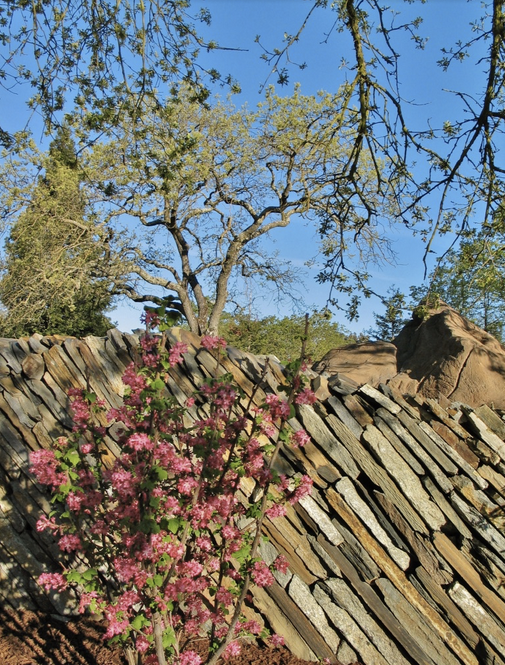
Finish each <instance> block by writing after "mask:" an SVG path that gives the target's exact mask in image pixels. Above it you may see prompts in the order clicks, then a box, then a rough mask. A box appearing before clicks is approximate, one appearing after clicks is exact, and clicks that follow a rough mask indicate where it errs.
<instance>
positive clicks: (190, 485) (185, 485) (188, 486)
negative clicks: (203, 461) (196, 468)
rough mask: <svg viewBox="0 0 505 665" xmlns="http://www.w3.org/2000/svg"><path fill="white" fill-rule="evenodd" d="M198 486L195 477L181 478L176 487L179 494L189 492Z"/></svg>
mask: <svg viewBox="0 0 505 665" xmlns="http://www.w3.org/2000/svg"><path fill="white" fill-rule="evenodd" d="M196 487H198V481H197V480H196V479H195V478H181V479H180V480H179V482H178V483H177V489H178V490H179V492H180V493H181V494H191V492H192V491H193V490H194V489H195V488H196Z"/></svg>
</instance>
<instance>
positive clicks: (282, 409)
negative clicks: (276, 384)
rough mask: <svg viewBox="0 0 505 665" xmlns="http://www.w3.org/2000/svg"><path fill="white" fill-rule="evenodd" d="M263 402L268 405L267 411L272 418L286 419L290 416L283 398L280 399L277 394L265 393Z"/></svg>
mask: <svg viewBox="0 0 505 665" xmlns="http://www.w3.org/2000/svg"><path fill="white" fill-rule="evenodd" d="M265 403H266V404H268V406H269V411H270V413H271V415H272V419H273V420H276V419H277V418H282V419H284V420H287V419H288V418H289V416H290V407H289V404H288V403H287V401H286V400H285V399H281V398H280V397H279V396H278V395H267V396H266V398H265Z"/></svg>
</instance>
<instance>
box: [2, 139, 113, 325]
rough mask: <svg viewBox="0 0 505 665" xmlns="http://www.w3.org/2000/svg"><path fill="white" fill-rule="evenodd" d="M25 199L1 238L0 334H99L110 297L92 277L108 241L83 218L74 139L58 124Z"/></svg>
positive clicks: (103, 284) (107, 287) (107, 288)
mask: <svg viewBox="0 0 505 665" xmlns="http://www.w3.org/2000/svg"><path fill="white" fill-rule="evenodd" d="M44 165H45V173H44V175H43V176H40V177H39V178H38V182H37V184H36V186H35V188H34V189H33V191H32V194H31V199H30V202H29V205H28V206H27V207H26V209H25V210H24V211H23V212H21V214H20V215H19V217H18V218H17V221H16V222H15V224H14V225H13V227H12V229H11V232H10V236H9V238H8V240H7V243H6V258H5V261H4V264H3V266H2V268H3V275H2V278H1V280H0V300H1V302H2V304H3V306H4V308H5V312H4V313H3V314H2V316H1V317H0V335H2V336H4V337H20V336H23V335H30V334H33V333H35V332H38V333H41V334H55V333H59V334H65V335H75V336H79V337H80V336H85V335H90V334H93V335H103V334H105V332H106V331H107V330H108V329H109V328H110V327H112V324H111V322H110V320H109V319H108V318H107V317H106V316H105V314H104V311H106V310H107V309H108V308H109V307H110V306H111V304H112V295H111V292H110V284H109V283H108V282H107V281H106V280H105V279H102V278H98V277H96V275H97V274H98V267H99V265H100V263H101V262H103V261H104V260H105V259H104V250H105V249H106V246H105V245H102V243H101V239H102V238H101V237H100V233H99V229H97V228H96V227H95V225H94V223H93V221H91V220H87V219H86V216H85V215H86V202H85V199H84V196H83V194H82V191H81V185H80V174H79V170H78V167H77V160H76V155H75V150H74V149H73V143H72V141H71V138H70V134H69V132H68V130H67V129H65V128H63V129H62V130H60V132H59V134H58V137H57V139H56V140H55V141H54V142H53V143H52V145H51V148H50V150H49V155H48V157H47V158H46V160H45V163H44Z"/></svg>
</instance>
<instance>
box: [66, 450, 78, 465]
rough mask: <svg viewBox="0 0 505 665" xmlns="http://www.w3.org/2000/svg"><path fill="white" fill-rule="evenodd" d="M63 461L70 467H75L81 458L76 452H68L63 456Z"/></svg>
mask: <svg viewBox="0 0 505 665" xmlns="http://www.w3.org/2000/svg"><path fill="white" fill-rule="evenodd" d="M65 459H66V460H67V461H68V462H69V463H70V464H71V465H72V466H77V465H78V464H79V462H80V461H81V457H80V455H79V453H78V452H77V450H69V451H68V453H67V454H66V455H65Z"/></svg>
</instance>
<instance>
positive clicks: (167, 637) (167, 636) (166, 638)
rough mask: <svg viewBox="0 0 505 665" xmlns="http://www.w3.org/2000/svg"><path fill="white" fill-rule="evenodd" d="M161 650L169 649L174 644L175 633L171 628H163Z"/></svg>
mask: <svg viewBox="0 0 505 665" xmlns="http://www.w3.org/2000/svg"><path fill="white" fill-rule="evenodd" d="M162 641H163V648H164V649H169V648H170V647H171V646H173V645H174V644H175V631H174V629H173V628H172V627H170V626H169V627H168V628H165V630H164V631H163V637H162Z"/></svg>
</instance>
